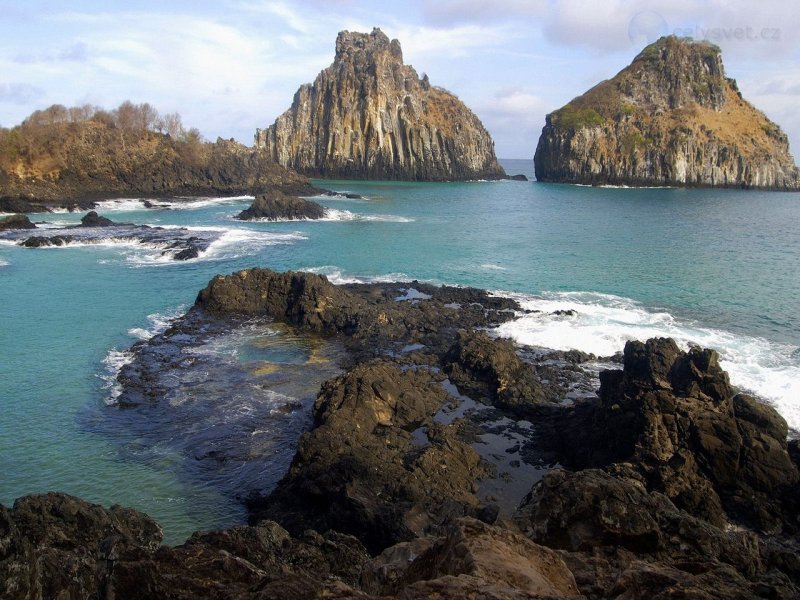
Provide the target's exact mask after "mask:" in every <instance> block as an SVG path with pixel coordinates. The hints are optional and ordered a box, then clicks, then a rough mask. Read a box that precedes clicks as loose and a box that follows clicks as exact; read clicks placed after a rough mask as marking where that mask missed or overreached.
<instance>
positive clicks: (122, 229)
mask: <svg viewBox="0 0 800 600" xmlns="http://www.w3.org/2000/svg"><path fill="white" fill-rule="evenodd" d="M24 218H25V220H27V217H24ZM27 229H29V228H24V229H23V228H20V229H19V230H16V228H15V230H14V231H11V230H7V231H5V232H3V236H2V237H3V239H8V240H13V241H16V242H17V243H18V244H19V245H20V246H23V247H25V248H47V247H53V246H67V245H69V244H76V243H79V244H100V243H130V244H142V245H143V246H147V247H151V248H152V249H153V253H154V255H155V256H157V257H164V258H166V259H170V260H189V259H192V258H197V257H198V256H200V254H201V253H202V252H204V251H206V250H208V247H209V246H210V245H211V243H212V242H214V241H215V240H216V239H217V237H218V234H216V233H214V232H212V231H208V232H205V231H202V232H198V231H192V230H189V229H165V228H162V227H151V226H149V225H132V224H129V223H115V222H113V221H112V220H111V219H108V218H107V217H103V216H102V215H98V214H97V213H96V212H95V211H90V212H88V213H87V214H86V215H84V216H83V217H82V218H81V222H80V224H79V225H73V226H67V227H60V228H48V229H41V228H37V229H38V230H39V233H37V235H34V236H31V235H29V233H27V231H26V230H27ZM2 231H3V230H2V228H1V227H0V232H2Z"/></svg>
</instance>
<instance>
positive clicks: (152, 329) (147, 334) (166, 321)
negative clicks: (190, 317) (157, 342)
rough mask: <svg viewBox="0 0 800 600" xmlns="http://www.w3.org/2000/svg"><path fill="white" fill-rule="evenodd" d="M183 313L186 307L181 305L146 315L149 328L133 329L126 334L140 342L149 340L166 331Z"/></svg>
mask: <svg viewBox="0 0 800 600" xmlns="http://www.w3.org/2000/svg"><path fill="white" fill-rule="evenodd" d="M185 312H186V305H185V304H181V305H180V306H178V307H176V308H174V309H172V310H169V311H167V312H164V313H153V314H150V315H147V320H148V321H149V324H150V326H149V327H146V328H145V327H134V328H132V329H129V330H128V334H130V335H132V336H133V337H135V338H138V339H140V340H149V339H150V338H152V337H153V336H155V335H158V334H159V333H162V332H163V331H166V329H167V328H168V327H169V326H170V325H172V323H173V322H174V321H175V319H177V318H178V317H180V316H181V315H182V314H184V313H185Z"/></svg>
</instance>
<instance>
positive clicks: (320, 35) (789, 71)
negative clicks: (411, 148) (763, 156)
mask: <svg viewBox="0 0 800 600" xmlns="http://www.w3.org/2000/svg"><path fill="white" fill-rule="evenodd" d="M373 27H380V28H381V29H382V30H383V31H384V32H385V33H386V34H387V35H388V36H389V37H390V38H397V39H399V40H400V43H401V45H402V48H403V56H404V60H405V62H406V63H407V64H411V65H413V66H414V67H415V68H416V70H417V72H418V73H419V74H420V75H422V73H427V74H428V76H429V77H430V81H431V84H433V85H438V86H441V87H444V88H446V89H448V90H450V91H451V92H453V93H455V94H456V95H457V96H458V97H459V98H461V100H463V101H464V102H465V103H466V104H467V105H468V106H469V107H470V108H471V109H472V110H473V111H474V112H475V113H476V114H477V115H478V117H480V119H481V121H482V122H483V124H484V125H485V126H486V128H487V129H488V130H489V132H490V133H491V134H492V137H493V138H494V140H495V148H496V153H497V155H498V156H499V157H500V158H531V157H532V156H533V153H534V151H535V149H536V143H537V141H538V138H539V134H540V133H541V129H542V127H543V126H544V119H545V115H546V114H547V113H548V112H551V111H553V110H555V109H557V108H559V107H560V106H563V105H564V104H565V103H567V102H568V101H569V100H570V99H572V98H574V97H575V96H577V95H580V94H581V93H583V92H584V91H586V90H587V89H589V88H590V87H592V86H593V85H595V84H596V83H598V82H599V81H601V80H603V79H608V78H610V77H613V76H614V75H615V74H616V73H617V72H618V71H620V70H621V69H622V68H624V67H625V66H626V65H628V64H629V63H630V62H631V60H632V59H633V57H634V56H636V54H637V53H638V52H639V51H640V50H641V49H642V48H643V47H644V46H645V45H646V44H647V43H649V42H651V41H655V39H657V38H658V37H659V36H660V35H663V34H677V35H681V36H689V37H693V38H695V39H698V40H708V41H711V42H714V43H716V44H717V45H719V46H720V47H721V48H722V51H723V60H724V62H725V68H726V73H727V75H728V76H729V77H733V78H735V79H736V80H737V81H738V83H739V88H740V90H741V91H742V93H743V95H744V97H745V98H746V99H748V100H749V101H750V102H752V103H753V104H754V105H755V106H756V107H758V108H760V109H761V110H763V111H764V112H765V113H766V114H767V116H769V117H770V118H771V119H772V120H773V121H775V122H776V123H778V124H779V125H780V126H781V127H782V128H783V129H784V131H785V132H786V133H787V134H788V135H789V141H790V146H791V149H792V154H793V155H794V156H795V158H798V157H800V110H798V108H800V10H797V7H796V0H759V1H758V2H753V1H752V0H728V1H723V0H651V1H645V0H600V1H598V0H562V1H556V0H493V1H491V2H490V1H489V0H441V1H438V2H436V1H432V0H429V1H422V0H406V1H405V2H402V3H400V2H397V3H395V2H387V1H374V2H367V1H362V0H327V1H324V0H296V1H294V2H289V1H280V0H277V1H276V0H217V1H213V2H212V1H205V0H194V1H191V2H190V1H188V0H173V1H168V0H160V1H149V0H128V1H126V2H115V1H110V0H106V1H99V0H97V1H95V0H72V1H70V2H63V1H52V0H51V1H37V0H26V1H25V2H21V1H17V2H9V1H7V0H0V126H3V127H10V126H13V125H16V124H19V123H20V122H21V121H22V120H23V119H24V118H25V117H26V116H27V115H29V114H30V113H31V112H33V111H34V110H37V109H41V108H46V107H47V106H50V105H52V104H63V105H66V106H75V105H79V104H85V103H90V104H95V105H99V106H101V107H103V108H108V109H110V108H114V107H116V106H118V105H119V104H120V103H121V102H122V101H124V100H130V101H132V102H136V103H140V102H149V103H150V104H152V105H153V106H154V107H156V108H157V109H158V110H159V111H160V112H162V113H169V112H178V113H180V114H181V116H182V117H183V122H184V125H186V126H187V127H197V128H198V129H199V130H200V131H201V133H202V134H203V135H204V136H205V137H206V138H208V139H210V140H215V139H216V138H217V137H218V136H219V137H223V138H235V139H237V140H239V141H241V142H243V143H245V144H247V145H251V144H252V143H253V135H254V133H255V129H256V128H257V127H266V126H268V125H270V124H271V123H272V122H273V121H274V120H275V118H276V117H277V116H278V115H279V114H281V113H282V112H283V111H284V110H286V109H287V108H288V107H289V106H290V104H291V102H292V98H293V96H294V93H295V91H296V90H297V88H298V87H299V86H300V85H301V84H303V83H306V82H311V81H313V80H314V78H315V77H316V76H317V74H318V73H319V71H320V70H322V69H324V68H325V67H327V66H328V65H329V64H330V63H331V62H332V61H333V55H334V46H335V40H336V34H337V33H338V32H339V31H341V30H345V29H347V30H351V31H366V32H368V31H371V30H372V28H373Z"/></svg>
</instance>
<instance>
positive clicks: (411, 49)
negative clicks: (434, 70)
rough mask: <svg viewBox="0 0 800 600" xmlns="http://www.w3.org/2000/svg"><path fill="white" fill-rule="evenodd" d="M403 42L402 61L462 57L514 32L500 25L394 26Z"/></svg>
mask: <svg viewBox="0 0 800 600" xmlns="http://www.w3.org/2000/svg"><path fill="white" fill-rule="evenodd" d="M394 29H395V31H396V33H395V34H394V35H392V36H390V37H397V38H398V39H399V40H400V41H401V43H402V46H403V51H404V55H406V54H407V55H408V57H410V58H408V57H406V58H405V62H407V63H412V64H413V62H414V61H417V62H420V61H419V59H421V58H422V59H424V58H425V57H430V56H433V57H436V58H442V57H449V58H456V57H464V56H468V55H469V54H471V53H473V52H475V51H477V50H487V49H489V48H491V47H493V46H498V45H500V44H503V43H505V42H507V41H508V40H509V38H511V37H513V36H514V33H513V32H512V31H511V29H510V28H508V27H506V26H502V25H492V26H488V25H459V26H457V27H449V28H444V27H426V26H409V25H400V26H398V27H395V28H394Z"/></svg>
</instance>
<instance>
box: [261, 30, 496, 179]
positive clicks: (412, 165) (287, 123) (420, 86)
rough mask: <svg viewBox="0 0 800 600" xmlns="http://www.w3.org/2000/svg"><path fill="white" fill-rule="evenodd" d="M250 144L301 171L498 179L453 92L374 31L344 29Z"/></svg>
mask: <svg viewBox="0 0 800 600" xmlns="http://www.w3.org/2000/svg"><path fill="white" fill-rule="evenodd" d="M255 142H256V146H257V147H259V148H265V149H266V151H267V153H268V154H269V156H270V157H271V158H272V159H273V160H274V161H276V162H278V163H280V164H281V165H283V166H284V167H287V168H290V169H294V170H296V171H299V172H300V173H304V174H307V175H315V176H323V177H329V178H336V177H341V178H351V179H362V178H364V179H405V180H412V181H443V180H465V179H497V178H499V177H503V176H504V175H505V173H504V172H503V169H502V168H501V167H500V166H499V164H498V163H497V159H496V157H495V154H494V142H493V141H492V138H491V136H490V135H489V133H488V132H487V131H486V129H485V128H484V127H483V125H482V124H481V122H480V120H478V118H477V117H476V116H475V114H474V113H472V111H470V110H469V108H467V107H466V106H465V105H464V104H463V103H462V102H461V101H460V100H459V99H458V98H456V97H455V96H454V95H453V94H451V93H450V92H448V91H446V90H443V89H441V88H437V87H434V86H431V85H430V82H429V81H428V78H427V76H423V77H422V78H421V79H420V77H419V76H418V75H417V72H416V71H415V70H414V69H413V68H412V67H411V66H409V65H404V64H403V53H402V50H401V49H400V42H398V41H397V40H392V41H389V38H388V37H387V36H386V35H385V34H384V33H383V32H382V31H381V30H380V29H377V28H376V29H374V30H373V31H372V33H370V34H366V33H356V32H350V31H342V32H341V33H339V36H338V37H337V38H336V57H335V59H334V61H333V64H332V65H331V66H330V67H328V68H327V69H325V70H323V71H322V72H321V73H320V74H319V75H318V76H317V78H316V80H315V81H314V83H313V84H311V85H308V84H306V85H304V86H302V87H301V88H300V89H299V90H298V91H297V93H296V94H295V97H294V102H293V103H292V106H291V108H290V109H289V110H287V111H286V112H285V113H284V114H282V115H281V116H280V117H278V118H277V119H276V121H275V123H274V124H272V125H271V126H270V127H268V128H267V129H259V130H257V132H256V136H255Z"/></svg>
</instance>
